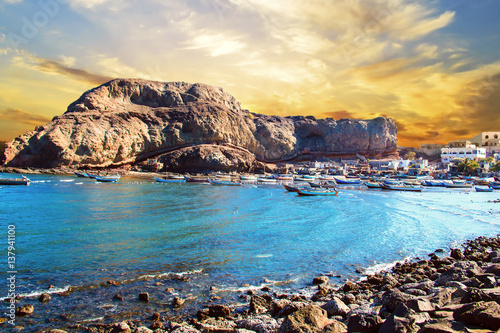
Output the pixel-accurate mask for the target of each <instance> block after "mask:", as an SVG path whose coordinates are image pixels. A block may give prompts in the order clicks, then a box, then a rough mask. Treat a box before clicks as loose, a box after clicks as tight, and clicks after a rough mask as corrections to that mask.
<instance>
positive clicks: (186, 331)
mask: <svg viewBox="0 0 500 333" xmlns="http://www.w3.org/2000/svg"><path fill="white" fill-rule="evenodd" d="M171 333H200V331H199V330H197V329H196V328H194V327H191V326H184V325H183V326H179V327H176V328H175V329H174V330H173V331H172V332H171Z"/></svg>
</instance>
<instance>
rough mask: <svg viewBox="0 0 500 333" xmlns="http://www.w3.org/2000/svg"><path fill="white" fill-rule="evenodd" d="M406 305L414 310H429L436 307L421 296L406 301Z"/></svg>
mask: <svg viewBox="0 0 500 333" xmlns="http://www.w3.org/2000/svg"><path fill="white" fill-rule="evenodd" d="M406 306H407V307H408V308H410V309H412V310H413V311H415V312H430V311H434V310H435V309H436V305H434V304H432V303H431V302H430V301H429V300H427V299H423V298H413V299H410V300H409V301H408V302H406Z"/></svg>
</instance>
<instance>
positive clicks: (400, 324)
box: [379, 304, 430, 333]
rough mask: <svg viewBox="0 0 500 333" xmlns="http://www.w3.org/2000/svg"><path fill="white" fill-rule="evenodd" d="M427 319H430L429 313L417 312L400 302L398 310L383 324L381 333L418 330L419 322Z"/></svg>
mask: <svg viewBox="0 0 500 333" xmlns="http://www.w3.org/2000/svg"><path fill="white" fill-rule="evenodd" d="M427 320H430V316H429V314H427V313H419V314H417V313H416V312H415V311H413V310H412V309H410V308H408V307H407V306H406V305H405V304H399V305H398V307H397V308H396V310H394V312H393V313H392V314H391V315H390V316H389V318H387V319H386V320H385V322H384V323H383V324H382V326H381V327H380V330H379V333H395V332H401V333H406V332H417V331H418V329H419V327H418V326H417V323H422V324H423V323H425V321H427Z"/></svg>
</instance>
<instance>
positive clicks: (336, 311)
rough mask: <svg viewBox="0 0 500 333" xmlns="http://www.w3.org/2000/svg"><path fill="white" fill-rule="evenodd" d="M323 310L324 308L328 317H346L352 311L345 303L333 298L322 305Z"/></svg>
mask: <svg viewBox="0 0 500 333" xmlns="http://www.w3.org/2000/svg"><path fill="white" fill-rule="evenodd" d="M321 308H323V309H324V310H325V311H326V313H327V314H328V317H332V316H342V317H346V316H347V313H349V311H351V309H349V307H348V306H347V305H345V303H344V302H342V301H341V300H340V299H339V298H338V297H333V298H332V299H331V300H330V301H328V302H327V303H326V304H324V305H322V306H321Z"/></svg>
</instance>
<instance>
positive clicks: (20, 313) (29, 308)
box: [16, 304, 35, 317]
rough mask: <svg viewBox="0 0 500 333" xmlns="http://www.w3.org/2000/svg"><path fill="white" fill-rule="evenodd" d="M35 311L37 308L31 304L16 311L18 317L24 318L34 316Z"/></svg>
mask: <svg viewBox="0 0 500 333" xmlns="http://www.w3.org/2000/svg"><path fill="white" fill-rule="evenodd" d="M34 311H35V307H34V306H33V305H31V304H26V305H23V306H20V307H18V308H17V309H16V316H19V317H22V316H26V315H29V314H32V313H33V312H34Z"/></svg>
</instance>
